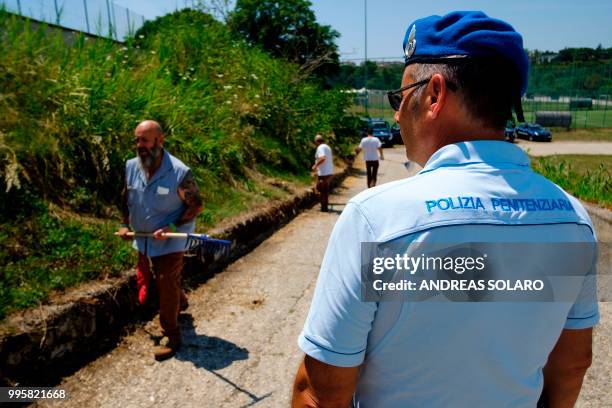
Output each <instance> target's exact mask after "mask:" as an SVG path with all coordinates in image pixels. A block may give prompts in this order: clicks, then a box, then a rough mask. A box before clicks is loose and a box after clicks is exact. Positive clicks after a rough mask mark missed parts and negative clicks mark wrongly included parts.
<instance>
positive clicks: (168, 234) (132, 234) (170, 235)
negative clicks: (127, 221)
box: [115, 231, 189, 238]
mask: <svg viewBox="0 0 612 408" xmlns="http://www.w3.org/2000/svg"><path fill="white" fill-rule="evenodd" d="M115 235H119V233H117V232H115ZM125 235H127V236H128V237H152V236H153V233H152V232H133V231H130V232H128V233H127V234H125ZM161 235H162V237H166V238H188V237H189V234H188V233H186V232H164V233H162V234H161Z"/></svg>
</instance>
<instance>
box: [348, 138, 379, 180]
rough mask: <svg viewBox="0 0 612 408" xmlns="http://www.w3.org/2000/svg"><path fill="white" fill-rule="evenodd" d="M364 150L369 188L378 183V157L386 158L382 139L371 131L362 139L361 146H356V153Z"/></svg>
mask: <svg viewBox="0 0 612 408" xmlns="http://www.w3.org/2000/svg"><path fill="white" fill-rule="evenodd" d="M362 150H363V158H364V160H365V162H366V172H367V175H368V188H370V187H374V186H375V185H376V176H377V175H378V158H379V157H380V160H385V156H384V154H383V150H382V143H381V142H380V139H379V138H377V137H374V136H372V134H371V132H368V135H367V136H366V137H364V138H363V139H361V143H359V147H356V148H355V153H356V154H359V152H361V151H362Z"/></svg>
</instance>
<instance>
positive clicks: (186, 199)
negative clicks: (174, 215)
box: [175, 171, 204, 226]
mask: <svg viewBox="0 0 612 408" xmlns="http://www.w3.org/2000/svg"><path fill="white" fill-rule="evenodd" d="M178 195H179V197H180V198H181V200H182V201H183V203H184V204H185V211H183V214H181V216H180V218H179V219H178V220H177V221H176V223H175V225H176V226H179V225H183V224H186V223H188V222H189V221H191V220H193V219H194V218H195V217H197V215H198V214H199V213H200V212H202V209H203V208H204V205H203V204H202V197H201V195H200V189H199V188H198V184H197V183H196V181H195V178H194V177H193V173H192V172H191V171H189V172H187V174H186V175H185V177H183V180H182V181H181V184H180V185H179V187H178Z"/></svg>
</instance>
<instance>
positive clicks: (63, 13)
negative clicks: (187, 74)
mask: <svg viewBox="0 0 612 408" xmlns="http://www.w3.org/2000/svg"><path fill="white" fill-rule="evenodd" d="M0 7H3V8H4V9H5V10H6V11H8V12H11V13H15V14H19V15H22V16H24V17H29V18H31V19H33V20H37V21H42V22H45V23H48V24H54V25H57V26H61V27H64V28H67V29H70V30H75V31H82V32H84V33H88V34H92V35H97V36H101V37H107V38H112V39H114V40H116V41H123V40H124V39H125V38H126V37H128V36H130V35H132V34H133V33H134V32H135V31H136V30H137V29H138V28H140V26H142V25H143V24H144V22H145V18H144V16H142V15H140V14H136V13H134V12H133V11H131V10H130V9H127V8H125V7H122V6H118V5H116V4H114V3H113V2H112V1H110V0H0Z"/></svg>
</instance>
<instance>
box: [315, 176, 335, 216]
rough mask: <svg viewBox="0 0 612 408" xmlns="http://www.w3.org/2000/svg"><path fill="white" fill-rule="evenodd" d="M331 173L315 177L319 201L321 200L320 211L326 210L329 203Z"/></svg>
mask: <svg viewBox="0 0 612 408" xmlns="http://www.w3.org/2000/svg"><path fill="white" fill-rule="evenodd" d="M331 177H332V176H331V175H329V176H319V177H318V179H317V191H318V192H319V201H320V202H321V211H327V210H328V208H327V206H328V204H329V182H330V181H331Z"/></svg>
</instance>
